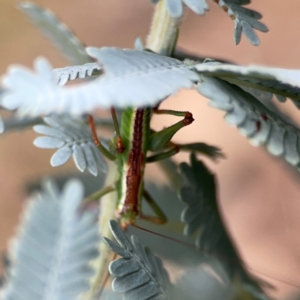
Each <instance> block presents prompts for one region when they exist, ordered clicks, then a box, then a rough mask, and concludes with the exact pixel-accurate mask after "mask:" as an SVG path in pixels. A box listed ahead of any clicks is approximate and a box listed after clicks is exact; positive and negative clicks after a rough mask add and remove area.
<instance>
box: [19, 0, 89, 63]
mask: <svg viewBox="0 0 300 300" xmlns="http://www.w3.org/2000/svg"><path fill="white" fill-rule="evenodd" d="M19 8H20V9H21V10H22V11H23V12H24V13H26V14H27V15H28V17H29V18H30V20H31V22H32V23H33V24H35V25H36V26H37V27H38V28H39V29H40V30H41V31H42V32H43V33H44V34H45V35H46V36H47V37H48V38H50V39H51V40H52V41H53V42H54V44H55V45H56V46H57V47H58V48H59V49H60V50H61V52H62V53H63V54H64V55H65V56H66V57H67V58H68V59H69V60H70V61H71V62H72V63H73V64H74V65H81V64H86V63H90V62H91V61H92V60H91V58H90V57H89V56H88V55H87V54H86V52H85V50H84V46H83V44H82V43H81V41H80V40H79V39H78V38H77V37H76V35H75V34H74V33H73V32H72V31H71V30H70V29H69V28H68V27H67V26H66V25H65V24H64V23H63V22H62V21H61V20H60V19H59V18H58V17H57V16H56V15H55V14H54V13H53V12H52V11H51V10H49V9H44V8H42V7H40V6H39V5H37V4H35V3H33V2H29V1H23V2H21V3H20V4H19Z"/></svg>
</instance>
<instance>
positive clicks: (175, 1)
mask: <svg viewBox="0 0 300 300" xmlns="http://www.w3.org/2000/svg"><path fill="white" fill-rule="evenodd" d="M155 2H159V0H158V1H155ZM207 2H208V1H207V0H167V7H168V10H169V13H170V15H171V16H172V17H173V18H180V17H182V16H183V12H184V9H183V5H186V6H187V7H189V8H190V9H191V10H192V11H194V12H195V13H196V14H198V15H204V14H205V12H206V11H208V10H209V6H208V4H207ZM213 2H216V3H217V4H218V5H219V6H220V7H221V8H222V9H223V10H224V11H225V12H226V13H227V14H228V16H229V17H230V18H231V19H232V20H233V21H234V26H235V28H234V42H235V44H239V43H240V41H241V37H242V33H243V34H244V35H245V37H246V38H247V39H248V40H249V42H250V43H251V44H252V45H255V46H258V45H259V43H260V42H259V38H258V36H257V35H256V33H255V31H254V29H256V30H259V31H261V32H267V31H268V28H267V26H266V25H264V24H263V23H261V22H260V21H258V20H260V19H261V18H262V15H261V14H260V13H258V12H257V11H255V10H252V9H249V8H246V7H244V5H247V4H249V3H250V0H213Z"/></svg>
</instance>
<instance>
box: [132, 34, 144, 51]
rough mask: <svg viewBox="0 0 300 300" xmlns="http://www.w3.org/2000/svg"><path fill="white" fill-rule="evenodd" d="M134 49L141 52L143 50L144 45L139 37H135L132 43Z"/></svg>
mask: <svg viewBox="0 0 300 300" xmlns="http://www.w3.org/2000/svg"><path fill="white" fill-rule="evenodd" d="M134 49H136V50H139V51H143V50H144V49H145V46H144V43H143V41H142V39H141V38H140V37H137V38H136V39H135V41H134Z"/></svg>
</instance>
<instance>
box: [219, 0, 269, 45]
mask: <svg viewBox="0 0 300 300" xmlns="http://www.w3.org/2000/svg"><path fill="white" fill-rule="evenodd" d="M215 2H216V3H218V5H219V6H220V7H221V8H222V9H223V10H224V11H225V12H226V13H227V14H228V16H229V17H230V18H231V19H232V20H233V21H234V24H235V32H234V42H235V44H239V42H240V40H241V34H242V33H243V34H244V35H245V37H246V38H247V39H248V40H249V42H250V43H251V44H252V45H254V46H258V45H259V43H260V42H259V38H258V37H257V35H256V33H255V31H254V30H253V29H256V30H259V31H261V32H267V31H268V28H267V26H266V25H264V24H263V23H261V22H260V21H258V20H259V19H261V17H262V16H261V14H260V13H258V12H256V11H254V10H252V9H248V8H245V7H243V5H245V4H249V3H250V1H237V0H219V1H215Z"/></svg>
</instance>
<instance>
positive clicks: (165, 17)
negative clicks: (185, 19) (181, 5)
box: [146, 0, 181, 56]
mask: <svg viewBox="0 0 300 300" xmlns="http://www.w3.org/2000/svg"><path fill="white" fill-rule="evenodd" d="M180 22H181V19H173V18H171V17H170V15H169V13H168V9H167V4H166V0H161V1H159V2H158V3H157V4H156V7H155V13H154V17H153V21H152V26H151V30H150V33H149V36H148V39H147V44H146V48H148V49H150V50H152V51H153V52H156V53H159V54H162V55H167V56H170V55H171V54H172V52H173V49H174V48H175V45H176V42H177V37H178V32H179V25H180Z"/></svg>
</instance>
